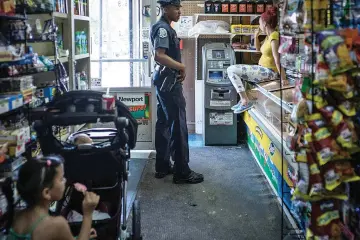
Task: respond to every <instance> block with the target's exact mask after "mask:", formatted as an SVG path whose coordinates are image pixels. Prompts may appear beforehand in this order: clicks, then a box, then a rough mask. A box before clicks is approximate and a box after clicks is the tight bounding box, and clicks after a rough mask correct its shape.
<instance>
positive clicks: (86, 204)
mask: <svg viewBox="0 0 360 240" xmlns="http://www.w3.org/2000/svg"><path fill="white" fill-rule="evenodd" d="M84 195H85V197H84V201H83V204H82V205H83V213H84V217H85V216H91V215H92V213H93V212H94V210H95V208H96V206H97V205H98V204H99V200H100V197H99V196H98V195H97V194H95V193H93V192H85V194H84Z"/></svg>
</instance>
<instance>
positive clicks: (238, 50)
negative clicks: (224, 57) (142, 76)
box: [234, 49, 260, 53]
mask: <svg viewBox="0 0 360 240" xmlns="http://www.w3.org/2000/svg"><path fill="white" fill-rule="evenodd" d="M234 52H247V53H259V52H260V51H256V50H252V49H234Z"/></svg>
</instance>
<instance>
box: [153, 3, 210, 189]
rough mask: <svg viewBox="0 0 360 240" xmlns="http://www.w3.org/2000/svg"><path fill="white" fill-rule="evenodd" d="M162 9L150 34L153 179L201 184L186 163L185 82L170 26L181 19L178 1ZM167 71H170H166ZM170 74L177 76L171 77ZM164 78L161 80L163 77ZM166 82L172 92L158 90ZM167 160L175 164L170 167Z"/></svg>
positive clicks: (176, 42)
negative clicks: (170, 177) (153, 90)
mask: <svg viewBox="0 0 360 240" xmlns="http://www.w3.org/2000/svg"><path fill="white" fill-rule="evenodd" d="M158 3H159V4H160V5H161V8H162V13H163V14H162V16H161V19H160V20H159V21H158V22H157V23H156V24H154V26H152V28H151V31H150V36H151V44H152V54H153V56H154V59H155V62H156V66H155V71H154V73H153V81H154V85H155V86H156V96H157V100H158V105H157V121H156V133H155V148H156V165H155V170H156V174H155V177H156V178H164V177H165V176H166V175H168V174H172V173H173V174H174V176H173V182H174V183H200V182H202V181H204V177H203V175H202V174H199V173H196V172H194V171H192V170H191V169H190V167H189V165H188V163H189V144H188V130H187V125H186V110H185V107H186V102H185V98H184V95H183V88H182V83H181V82H182V81H183V80H184V79H185V66H184V64H182V63H181V53H180V42H179V39H178V38H177V35H176V32H175V30H174V29H173V28H172V27H171V26H170V23H171V22H177V21H178V20H179V18H180V14H181V11H180V8H181V4H180V0H159V1H158ZM167 70H169V71H167ZM171 72H173V73H174V72H175V73H177V75H176V74H174V75H172V74H171ZM164 73H165V75H166V76H162V75H164ZM164 78H166V80H169V78H170V80H171V79H172V80H174V81H172V82H173V83H175V84H174V85H172V88H171V90H168V91H166V90H164V89H163V88H162V87H161V86H162V85H163V84H164V81H165V80H164ZM170 156H171V157H172V159H173V160H174V162H175V164H174V167H172V164H171V162H170Z"/></svg>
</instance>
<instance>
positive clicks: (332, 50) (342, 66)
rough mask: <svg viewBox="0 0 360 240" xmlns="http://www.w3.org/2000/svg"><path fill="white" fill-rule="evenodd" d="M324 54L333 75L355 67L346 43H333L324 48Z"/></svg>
mask: <svg viewBox="0 0 360 240" xmlns="http://www.w3.org/2000/svg"><path fill="white" fill-rule="evenodd" d="M323 54H324V59H325V62H326V63H327V64H328V66H329V69H330V72H331V74H332V75H336V74H340V73H344V72H347V71H349V70H351V69H353V68H355V65H354V63H353V61H352V59H351V57H350V52H349V50H348V49H347V47H346V45H345V43H338V44H337V45H333V46H332V47H329V48H328V49H326V50H324V52H323Z"/></svg>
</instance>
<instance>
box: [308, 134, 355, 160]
mask: <svg viewBox="0 0 360 240" xmlns="http://www.w3.org/2000/svg"><path fill="white" fill-rule="evenodd" d="M311 144H312V145H313V148H314V150H315V152H316V158H317V161H318V164H319V165H320V166H322V165H325V164H326V163H328V162H330V161H334V160H339V159H346V158H349V157H350V155H349V154H348V153H347V152H345V151H342V150H341V148H340V147H339V145H338V144H337V143H336V141H335V140H334V138H333V137H332V136H331V132H330V131H329V129H327V128H320V129H319V130H317V131H316V132H314V136H313V142H312V143H311Z"/></svg>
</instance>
